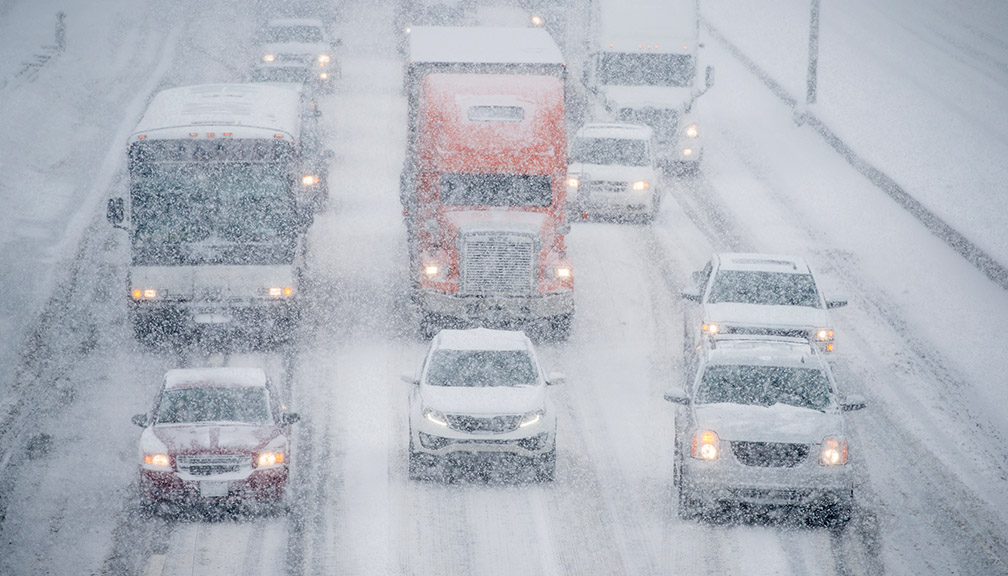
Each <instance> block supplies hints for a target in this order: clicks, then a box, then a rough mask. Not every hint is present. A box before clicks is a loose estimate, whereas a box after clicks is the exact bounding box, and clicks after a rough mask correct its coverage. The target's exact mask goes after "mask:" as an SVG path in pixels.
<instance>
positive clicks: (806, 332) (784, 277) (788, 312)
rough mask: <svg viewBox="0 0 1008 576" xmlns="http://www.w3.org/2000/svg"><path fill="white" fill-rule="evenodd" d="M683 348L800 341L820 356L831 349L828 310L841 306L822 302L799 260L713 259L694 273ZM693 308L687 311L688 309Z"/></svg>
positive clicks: (806, 266) (831, 326) (805, 264)
mask: <svg viewBox="0 0 1008 576" xmlns="http://www.w3.org/2000/svg"><path fill="white" fill-rule="evenodd" d="M693 281H694V283H695V286H694V287H690V288H686V289H684V290H683V291H682V296H683V298H684V299H685V300H687V306H686V314H685V320H684V334H683V343H684V346H685V347H686V352H687V355H689V354H691V353H693V352H695V350H697V349H698V348H699V347H700V346H701V345H702V344H703V342H702V341H703V340H704V339H705V338H709V337H712V336H717V335H720V334H754V335H770V336H792V337H798V338H805V339H807V340H808V341H809V342H812V343H813V344H815V345H816V346H817V347H818V348H819V349H820V350H821V351H823V352H832V351H833V348H834V335H835V333H834V331H835V326H834V324H833V319H832V318H831V317H830V313H829V310H830V309H832V308H839V307H842V306H846V305H847V301H846V300H827V299H826V297H825V296H823V294H822V291H821V290H820V288H819V284H818V282H817V281H816V277H815V274H813V272H812V268H811V267H810V266H809V264H808V262H806V261H805V259H804V258H801V257H800V256H789V255H782V254H759V253H718V254H714V255H713V256H712V257H711V260H710V261H709V262H708V263H707V265H706V266H705V267H704V268H703V270H700V271H698V272H694V273H693ZM690 302H692V303H694V304H693V305H690V304H689V303H690Z"/></svg>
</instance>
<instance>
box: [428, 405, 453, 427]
mask: <svg viewBox="0 0 1008 576" xmlns="http://www.w3.org/2000/svg"><path fill="white" fill-rule="evenodd" d="M423 415H424V418H426V419H427V420H429V421H430V422H433V423H434V424H437V425H438V426H445V427H447V426H448V419H447V418H445V417H444V414H442V413H440V412H438V411H437V410H434V409H433V408H424V410H423Z"/></svg>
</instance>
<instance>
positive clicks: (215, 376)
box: [164, 367, 269, 390]
mask: <svg viewBox="0 0 1008 576" xmlns="http://www.w3.org/2000/svg"><path fill="white" fill-rule="evenodd" d="M268 381H269V379H268V377H267V376H266V372H265V371H264V370H263V369H262V368H237V367H223V368H176V369H173V370H169V371H168V372H166V373H165V378H164V386H165V389H166V390H170V389H174V388H196V387H202V386H229V387H230V386H236V387H242V388H265V387H266V383H267V382H268Z"/></svg>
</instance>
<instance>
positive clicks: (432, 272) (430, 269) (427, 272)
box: [423, 264, 440, 278]
mask: <svg viewBox="0 0 1008 576" xmlns="http://www.w3.org/2000/svg"><path fill="white" fill-rule="evenodd" d="M438 272H440V268H438V265H437V264H428V265H426V266H424V269H423V273H424V276H426V277H428V278H434V277H436V276H437V275H438Z"/></svg>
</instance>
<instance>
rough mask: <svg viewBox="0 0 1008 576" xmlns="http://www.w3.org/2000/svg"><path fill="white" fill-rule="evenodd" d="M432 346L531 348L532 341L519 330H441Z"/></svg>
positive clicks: (453, 347)
mask: <svg viewBox="0 0 1008 576" xmlns="http://www.w3.org/2000/svg"><path fill="white" fill-rule="evenodd" d="M431 347H432V348H440V349H450V350H531V349H532V341H531V340H529V338H528V336H526V335H525V333H524V332H522V331H520V330H493V329H490V328H472V329H470V330H442V331H440V332H438V335H437V336H435V337H434V341H433V342H432V343H431Z"/></svg>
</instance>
